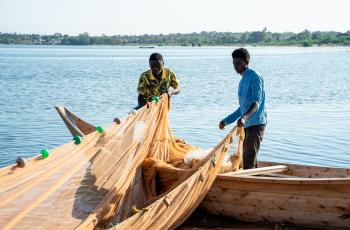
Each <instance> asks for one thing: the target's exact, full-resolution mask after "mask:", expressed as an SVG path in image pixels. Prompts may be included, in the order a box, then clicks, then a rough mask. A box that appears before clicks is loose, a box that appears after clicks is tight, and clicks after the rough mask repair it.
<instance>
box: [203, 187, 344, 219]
mask: <svg viewBox="0 0 350 230" xmlns="http://www.w3.org/2000/svg"><path fill="white" fill-rule="evenodd" d="M205 200H206V201H208V202H216V203H229V204H233V205H240V206H245V205H246V206H251V207H259V208H274V209H279V210H290V211H306V212H315V213H334V214H335V213H338V214H345V215H347V214H350V197H349V198H348V199H346V198H338V197H328V198H325V197H317V196H303V195H293V194H279V193H269V192H255V191H248V190H245V191H244V190H222V189H219V188H212V189H211V190H210V191H209V193H208V194H207V196H206V198H205Z"/></svg>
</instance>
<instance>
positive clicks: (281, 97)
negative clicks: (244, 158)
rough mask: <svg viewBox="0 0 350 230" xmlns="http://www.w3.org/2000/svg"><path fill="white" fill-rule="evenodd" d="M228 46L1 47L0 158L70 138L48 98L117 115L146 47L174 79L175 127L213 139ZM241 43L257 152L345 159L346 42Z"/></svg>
mask: <svg viewBox="0 0 350 230" xmlns="http://www.w3.org/2000/svg"><path fill="white" fill-rule="evenodd" d="M233 48H234V47H221V48H180V47H177V48H169V47H162V48H155V49H139V48H137V47H46V46H42V47H37V46H35V47H34V46H0V83H1V84H0V166H4V165H8V164H10V163H13V162H14V160H15V159H16V157H18V156H25V157H30V156H34V155H36V154H38V152H39V151H40V149H41V148H49V149H51V148H54V147H56V146H59V145H61V144H63V143H65V142H68V141H70V140H71V136H70V134H69V133H68V131H67V129H66V127H65V125H64V123H63V122H62V121H61V119H60V117H59V116H58V114H57V113H56V111H55V109H54V108H53V106H54V105H66V106H68V108H70V109H71V110H72V111H73V112H75V113H76V114H78V115H79V116H81V117H82V118H85V120H87V121H89V122H91V123H93V124H95V125H107V124H110V123H111V121H112V119H113V117H115V116H124V115H126V114H127V112H128V111H129V110H130V108H131V107H133V106H134V105H135V103H136V97H137V93H136V87H137V81H138V78H139V76H140V73H141V72H143V71H145V70H147V69H148V57H149V55H150V54H151V53H152V52H155V51H159V52H161V53H162V54H163V55H164V57H165V65H166V67H169V68H171V69H173V70H174V72H175V73H176V74H177V77H178V79H179V81H180V83H181V86H182V91H181V94H180V95H178V96H176V97H174V98H173V101H172V111H171V114H170V119H171V123H172V127H173V130H174V133H175V134H176V135H177V136H181V137H183V138H185V139H186V140H187V142H189V143H192V144H194V145H197V146H200V147H203V148H210V147H213V146H214V145H215V144H216V143H217V142H218V141H219V140H220V138H222V137H223V135H224V134H225V133H226V132H227V130H226V132H225V131H220V130H219V129H218V123H219V121H220V120H221V119H222V118H223V117H225V116H226V115H227V114H229V113H230V112H232V111H233V110H234V109H235V108H236V106H237V95H236V94H237V93H236V91H237V86H238V82H239V80H240V76H239V75H237V74H235V73H234V71H233V67H232V64H231V56H230V55H231V52H232V50H233ZM249 50H250V52H251V55H252V63H251V66H252V67H253V68H254V69H256V70H257V71H259V72H261V73H262V75H263V77H264V79H265V87H266V95H267V98H266V99H267V111H268V126H267V129H266V133H265V139H264V141H263V143H262V147H261V151H260V153H259V159H261V160H271V161H279V162H294V163H302V164H311V165H328V166H337V167H350V103H349V102H350V47H322V48H320V47H312V48H296V47H281V48H280V47H273V48H271V47H263V48H257V47H252V48H250V49H249Z"/></svg>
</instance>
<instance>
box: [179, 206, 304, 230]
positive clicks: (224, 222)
mask: <svg viewBox="0 0 350 230" xmlns="http://www.w3.org/2000/svg"><path fill="white" fill-rule="evenodd" d="M177 229H178V230H201V229H224V230H229V229H232V230H238V229H242V230H271V229H274V230H311V229H310V228H301V227H296V226H290V225H288V226H287V225H283V224H275V223H246V222H242V221H238V220H235V219H232V218H229V217H223V216H215V215H211V214H206V213H204V212H201V211H199V210H196V211H195V212H194V213H193V214H192V215H191V216H190V217H189V218H188V219H187V220H186V221H185V223H183V224H182V225H181V226H180V227H179V228H177Z"/></svg>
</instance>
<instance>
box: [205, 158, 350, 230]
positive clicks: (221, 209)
mask: <svg viewBox="0 0 350 230" xmlns="http://www.w3.org/2000/svg"><path fill="white" fill-rule="evenodd" d="M243 172H244V175H243ZM200 207H201V208H202V209H203V210H205V211H206V212H208V213H212V214H216V215H223V216H229V217H233V218H235V219H239V220H243V221H247V222H266V221H268V222H273V223H282V224H292V225H296V226H302V227H311V228H316V229H350V169H349V168H330V167H318V166H306V165H297V164H281V163H275V162H260V164H259V168H258V169H249V170H242V171H238V172H230V173H225V174H219V175H218V176H217V178H216V180H215V182H214V184H213V185H212V187H211V189H210V190H209V192H208V194H207V196H206V198H205V199H204V201H203V202H202V203H201V206H200Z"/></svg>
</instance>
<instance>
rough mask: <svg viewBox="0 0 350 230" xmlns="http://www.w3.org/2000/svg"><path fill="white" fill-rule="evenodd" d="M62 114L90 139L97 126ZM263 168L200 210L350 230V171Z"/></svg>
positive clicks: (221, 185) (227, 176) (238, 177)
mask: <svg viewBox="0 0 350 230" xmlns="http://www.w3.org/2000/svg"><path fill="white" fill-rule="evenodd" d="M60 109H61V110H62V111H66V112H65V114H66V115H67V116H70V118H67V116H66V117H64V116H61V117H62V118H63V120H64V121H65V123H66V125H67V126H68V125H69V124H76V125H77V126H78V127H79V129H80V130H84V134H87V133H88V131H89V129H90V127H91V126H92V125H90V124H89V123H87V122H79V121H80V120H81V119H80V118H79V117H78V116H76V115H74V114H73V113H71V112H70V111H69V110H67V109H66V108H64V107H60ZM60 114H61V113H60ZM68 119H73V121H74V122H71V123H69V122H67V120H68ZM68 128H69V126H68ZM69 130H72V128H69ZM73 130H76V128H73ZM71 133H72V135H74V131H73V132H72V131H71ZM259 167H260V168H258V169H252V170H242V171H238V172H230V173H224V174H219V175H218V177H217V178H216V180H215V182H214V184H213V185H212V187H211V189H210V190H209V192H208V194H207V196H206V198H205V199H204V201H203V202H202V203H201V205H200V208H201V209H203V210H205V211H206V212H208V213H211V214H216V215H223V216H228V217H233V218H236V219H239V220H243V221H247V222H266V221H268V222H274V223H285V224H293V225H297V226H303V227H313V228H319V229H334V228H337V229H350V169H349V168H346V169H345V168H329V167H318V166H305V165H295V164H285V163H283V164H281V163H274V162H259Z"/></svg>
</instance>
